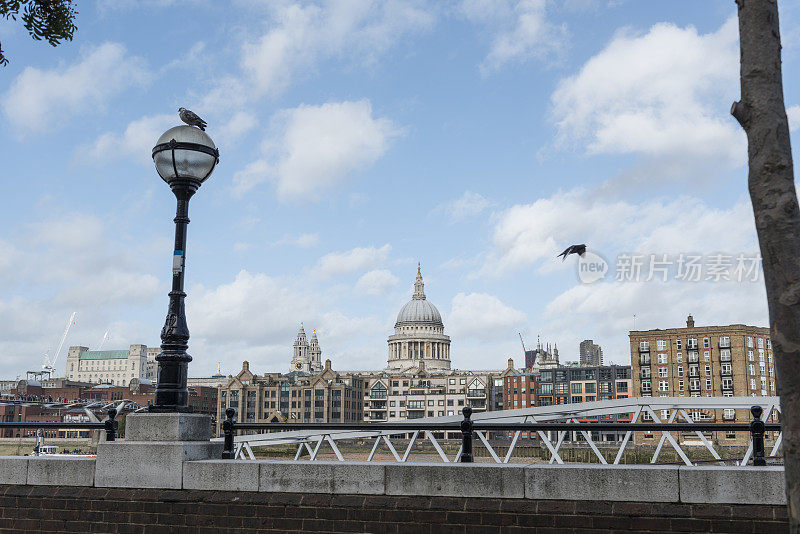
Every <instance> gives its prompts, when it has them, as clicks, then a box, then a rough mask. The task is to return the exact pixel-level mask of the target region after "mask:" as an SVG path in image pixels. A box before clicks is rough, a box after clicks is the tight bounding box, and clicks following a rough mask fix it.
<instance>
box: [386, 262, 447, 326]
mask: <svg viewBox="0 0 800 534" xmlns="http://www.w3.org/2000/svg"><path fill="white" fill-rule="evenodd" d="M413 324H431V325H436V326H442V327H443V326H444V324H443V323H442V315H441V314H440V313H439V310H437V309H436V306H434V305H433V304H431V303H430V302H428V301H427V300H426V299H425V286H424V284H423V282H422V273H421V272H420V268H419V266H417V281H416V282H415V283H414V297H413V298H412V299H411V300H410V301H408V302H407V303H406V304H405V306H403V307H402V308H400V313H398V314H397V322H396V323H395V327H398V326H403V325H413Z"/></svg>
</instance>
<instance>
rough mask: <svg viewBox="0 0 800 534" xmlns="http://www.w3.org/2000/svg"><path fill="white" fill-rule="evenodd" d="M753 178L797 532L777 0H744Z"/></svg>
mask: <svg viewBox="0 0 800 534" xmlns="http://www.w3.org/2000/svg"><path fill="white" fill-rule="evenodd" d="M736 3H737V4H738V7H739V41H740V46H741V86H742V88H741V90H742V99H741V101H739V102H734V104H733V106H732V107H731V114H732V115H733V116H734V117H735V118H736V120H738V121H739V124H741V126H742V128H744V131H745V133H746V134H747V157H748V165H749V174H748V183H749V188H750V199H751V201H752V203H753V213H754V215H755V222H756V231H757V233H758V243H759V247H760V248H761V256H762V258H763V268H764V282H765V285H766V288H767V304H768V306H769V322H770V337H771V339H772V354H773V356H774V359H775V369H776V375H777V383H778V394H779V395H780V398H781V411H782V413H781V424H782V430H783V457H784V464H785V469H786V496H787V499H788V503H789V518H790V522H791V531H792V532H795V533H797V532H800V521H798V511H800V209H798V203H797V192H796V191H795V187H794V169H793V167H792V152H791V146H790V142H789V122H788V120H787V119H786V108H785V107H784V103H783V82H782V79H781V38H780V32H779V29H778V4H777V1H776V0H737V1H736Z"/></svg>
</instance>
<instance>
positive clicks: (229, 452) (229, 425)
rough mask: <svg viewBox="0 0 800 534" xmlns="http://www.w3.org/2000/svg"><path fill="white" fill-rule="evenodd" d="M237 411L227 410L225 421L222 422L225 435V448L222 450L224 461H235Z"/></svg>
mask: <svg viewBox="0 0 800 534" xmlns="http://www.w3.org/2000/svg"><path fill="white" fill-rule="evenodd" d="M234 415H236V410H234V409H233V408H227V409H226V410H225V420H224V421H223V422H222V433H223V434H224V435H225V446H224V447H223V448H222V459H223V460H233V459H234V455H233V425H234V422H233V416H234Z"/></svg>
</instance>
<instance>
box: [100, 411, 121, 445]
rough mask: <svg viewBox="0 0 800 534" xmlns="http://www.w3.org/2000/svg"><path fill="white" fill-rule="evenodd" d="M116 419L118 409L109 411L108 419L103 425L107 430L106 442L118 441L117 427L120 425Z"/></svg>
mask: <svg viewBox="0 0 800 534" xmlns="http://www.w3.org/2000/svg"><path fill="white" fill-rule="evenodd" d="M115 417H117V410H116V408H111V409H109V410H108V419H106V420H105V421H104V423H103V424H104V425H105V429H106V441H114V440H116V439H117V426H118V425H119V423H118V422H117V421H116V419H115Z"/></svg>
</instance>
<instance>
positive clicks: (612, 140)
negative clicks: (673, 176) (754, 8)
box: [552, 17, 747, 165]
mask: <svg viewBox="0 0 800 534" xmlns="http://www.w3.org/2000/svg"><path fill="white" fill-rule="evenodd" d="M738 66H739V52H738V31H737V23H736V17H732V18H730V19H728V21H727V22H725V23H724V24H723V25H722V26H721V27H720V28H719V29H718V30H717V31H715V32H713V33H708V34H698V32H697V30H696V29H695V28H694V27H692V26H688V27H686V28H679V27H677V26H675V25H673V24H670V23H660V24H656V25H655V26H653V27H652V28H650V30H649V31H648V32H647V33H646V34H644V35H636V34H633V33H632V32H631V31H629V30H623V31H620V32H618V33H617V34H616V35H615V36H614V38H613V39H612V40H611V42H610V43H609V44H608V45H607V46H606V47H605V48H604V49H603V50H602V51H601V52H600V53H598V54H597V55H595V56H594V57H592V58H591V59H590V60H589V61H587V62H586V64H584V65H583V67H582V68H581V69H580V71H579V72H578V73H577V74H575V75H574V76H571V77H569V78H566V79H564V80H562V81H561V82H560V83H559V84H558V87H557V89H556V90H555V92H554V93H553V95H552V106H553V109H552V114H553V118H554V120H555V121H556V123H557V127H558V143H559V144H560V145H564V144H566V143H567V142H569V141H573V142H576V143H579V144H582V145H583V144H585V145H586V151H587V152H588V153H590V154H644V155H648V156H675V157H683V158H685V157H695V158H704V157H716V158H721V159H723V160H724V161H726V162H728V163H729V164H735V165H741V164H742V163H744V161H745V154H746V153H747V151H746V146H745V138H744V134H743V132H742V131H741V128H739V127H738V125H737V124H736V123H735V121H733V120H731V118H730V117H729V116H728V109H729V107H730V102H732V101H733V100H734V99H735V98H736V97H737V95H738V83H737V80H738V72H739V69H738Z"/></svg>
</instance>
